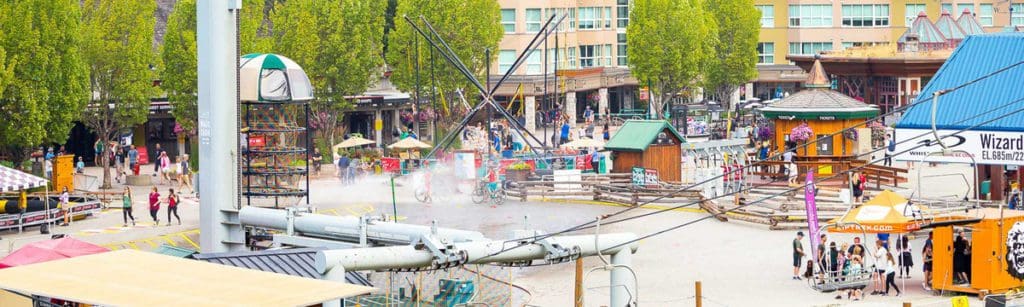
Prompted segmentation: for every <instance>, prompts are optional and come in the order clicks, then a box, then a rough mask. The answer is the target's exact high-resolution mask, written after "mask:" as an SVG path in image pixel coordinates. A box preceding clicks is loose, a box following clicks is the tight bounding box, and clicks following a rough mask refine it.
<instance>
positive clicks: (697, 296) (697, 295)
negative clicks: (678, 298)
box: [693, 281, 703, 307]
mask: <svg viewBox="0 0 1024 307" xmlns="http://www.w3.org/2000/svg"><path fill="white" fill-rule="evenodd" d="M694 290H695V293H694V295H693V299H694V300H695V301H696V302H697V307H701V305H702V304H701V300H702V297H703V295H701V291H700V281H697V284H696V285H695V288H694Z"/></svg>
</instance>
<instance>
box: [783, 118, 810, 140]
mask: <svg viewBox="0 0 1024 307" xmlns="http://www.w3.org/2000/svg"><path fill="white" fill-rule="evenodd" d="M812 137H814V131H813V130H811V127H810V126H807V123H806V122H805V123H801V124H800V125H799V126H796V127H794V128H793V130H791V131H790V132H789V139H790V140H792V141H794V142H797V143H805V142H807V141H809V140H811V138H812Z"/></svg>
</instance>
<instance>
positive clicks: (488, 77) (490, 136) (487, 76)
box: [484, 48, 507, 158]
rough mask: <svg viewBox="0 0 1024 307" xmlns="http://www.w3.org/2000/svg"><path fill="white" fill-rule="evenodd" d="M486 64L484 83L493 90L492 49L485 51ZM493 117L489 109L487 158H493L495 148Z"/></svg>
mask: <svg viewBox="0 0 1024 307" xmlns="http://www.w3.org/2000/svg"><path fill="white" fill-rule="evenodd" d="M484 62H486V63H487V65H485V66H486V67H487V72H486V74H485V75H484V78H485V79H484V82H486V83H487V87H486V88H488V89H489V88H491V48H487V49H485V50H484ZM506 74H507V72H506ZM484 99H488V98H487V97H484ZM491 106H493V107H495V108H497V107H498V106H497V105H493V104H492V105H491ZM485 107H486V106H485ZM492 117H493V115H492V114H491V108H489V107H487V127H485V128H487V157H488V158H490V157H491V147H493V146H494V144H492V143H491V142H494V141H493V140H494V135H493V134H492V131H491V118H492ZM498 154H501V153H500V152H499V153H498Z"/></svg>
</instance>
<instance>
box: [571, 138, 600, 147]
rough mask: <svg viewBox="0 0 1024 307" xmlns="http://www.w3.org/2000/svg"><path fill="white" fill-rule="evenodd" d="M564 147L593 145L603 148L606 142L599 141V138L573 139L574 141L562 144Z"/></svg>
mask: <svg viewBox="0 0 1024 307" xmlns="http://www.w3.org/2000/svg"><path fill="white" fill-rule="evenodd" d="M562 147H565V148H591V147H593V148H603V147H604V142H603V141H598V140H595V139H591V138H581V139H579V140H575V141H572V142H568V143H565V144H562Z"/></svg>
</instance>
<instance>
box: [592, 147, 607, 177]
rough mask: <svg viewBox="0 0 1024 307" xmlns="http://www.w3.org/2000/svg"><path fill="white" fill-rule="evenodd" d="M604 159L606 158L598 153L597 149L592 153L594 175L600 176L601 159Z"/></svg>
mask: <svg viewBox="0 0 1024 307" xmlns="http://www.w3.org/2000/svg"><path fill="white" fill-rule="evenodd" d="M602 158H604V157H603V156H602V155H601V152H599V151H597V148H594V149H593V150H592V151H591V152H590V167H593V168H594V174H600V173H601V159H602Z"/></svg>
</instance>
